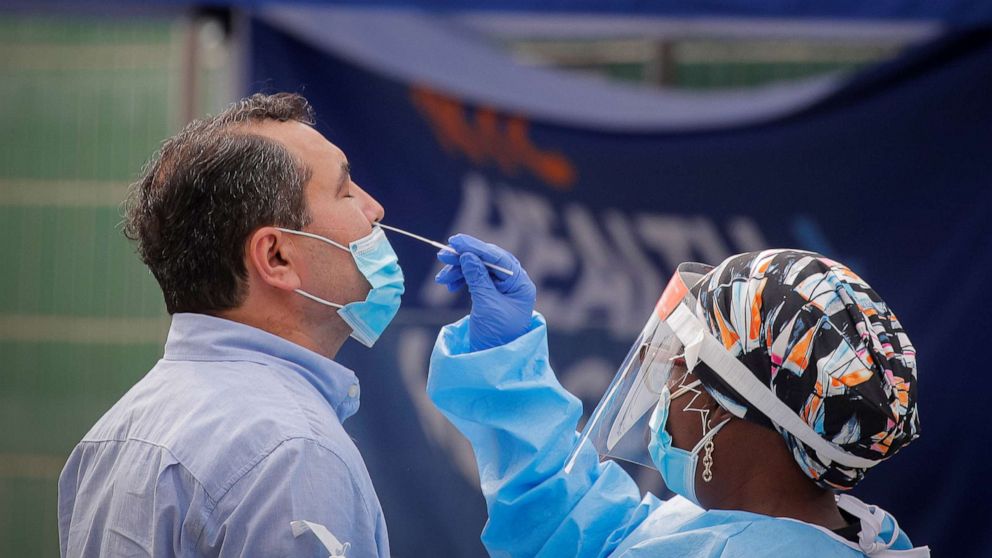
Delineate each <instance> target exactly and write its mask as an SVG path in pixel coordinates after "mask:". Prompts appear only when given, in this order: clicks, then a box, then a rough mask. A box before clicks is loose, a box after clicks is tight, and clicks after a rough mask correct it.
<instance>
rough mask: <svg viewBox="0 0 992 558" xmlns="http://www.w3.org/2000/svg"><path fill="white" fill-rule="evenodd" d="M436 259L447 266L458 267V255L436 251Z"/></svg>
mask: <svg viewBox="0 0 992 558" xmlns="http://www.w3.org/2000/svg"><path fill="white" fill-rule="evenodd" d="M437 259H438V261H439V262H441V263H443V264H448V265H459V262H458V253H457V252H451V251H448V250H438V252H437Z"/></svg>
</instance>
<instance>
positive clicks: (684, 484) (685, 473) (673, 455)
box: [648, 380, 730, 507]
mask: <svg viewBox="0 0 992 558" xmlns="http://www.w3.org/2000/svg"><path fill="white" fill-rule="evenodd" d="M697 382H698V380H697ZM689 387H694V386H689ZM671 404H672V392H671V390H669V389H668V386H665V387H663V388H661V396H660V397H659V400H658V405H657V406H656V407H655V408H654V413H653V414H652V415H651V420H650V422H649V423H648V426H649V427H650V428H651V441H650V442H649V443H648V453H650V454H651V461H652V462H654V464H655V466H656V467H658V471H660V472H661V477H662V478H663V479H665V485H666V486H667V487H668V489H669V490H671V491H672V492H674V493H676V494H678V495H680V496H683V497H684V498H686V499H688V500H689V501H691V502H692V503H694V504H696V505H697V506H699V505H700V504H699V500H698V499H697V498H696V467H697V466H698V464H699V452H700V451H702V449H703V447H705V446H706V442H709V441H710V440H712V439H713V437H714V436H716V433H717V432H719V431H720V429H721V428H723V426H724V425H725V424H727V422H729V421H730V419H727V420H725V421H723V422H721V423H720V424H718V425H717V426H716V427H714V428H712V429H711V430H710V431H709V432H706V433H705V434H704V435H703V437H702V438H701V439H700V440H699V442H698V443H697V444H696V447H694V448H692V451H687V450H684V449H680V448H677V447H675V446H673V445H672V435H671V434H669V433H668V431H667V430H666V429H665V425H666V424H667V423H668V410H669V407H671ZM700 507H702V506H700Z"/></svg>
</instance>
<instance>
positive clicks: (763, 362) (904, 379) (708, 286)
mask: <svg viewBox="0 0 992 558" xmlns="http://www.w3.org/2000/svg"><path fill="white" fill-rule="evenodd" d="M690 292H691V294H692V295H693V296H694V297H695V299H696V300H695V303H694V304H695V307H694V308H692V309H693V312H694V313H695V314H696V316H697V317H699V318H700V319H702V320H703V321H704V322H705V323H706V325H707V327H708V329H709V330H710V332H711V333H712V334H713V335H714V336H715V337H716V338H717V339H718V340H720V341H722V343H723V346H724V347H725V348H726V349H727V350H728V351H730V353H731V354H733V355H734V356H735V357H736V358H737V359H738V360H740V361H741V362H742V363H744V365H746V366H747V367H748V368H749V369H750V370H751V372H752V373H754V375H755V376H757V378H758V379H759V380H761V381H762V382H763V383H764V384H765V385H767V386H769V388H771V391H772V392H773V393H774V394H775V395H776V396H777V397H778V398H779V399H780V400H782V401H783V402H784V403H785V404H786V405H787V406H788V407H789V408H790V409H792V410H793V411H794V412H795V413H796V414H797V415H799V417H800V418H802V419H803V420H804V421H805V422H806V423H807V424H808V425H809V426H810V427H811V428H813V430H815V431H816V432H817V433H818V434H819V435H820V436H822V437H823V438H824V439H826V440H829V441H831V442H833V443H834V444H837V445H838V446H840V447H841V448H843V449H844V450H845V451H847V452H849V453H852V454H854V455H858V456H860V457H864V458H867V459H873V460H878V459H885V458H888V457H890V456H892V455H894V454H895V453H896V452H897V451H898V450H899V449H900V448H902V447H903V446H904V445H906V444H908V443H909V442H911V441H913V440H914V439H916V438H917V437H918V436H919V431H920V424H919V417H918V416H917V411H916V351H915V349H914V348H913V345H912V343H910V341H909V337H907V336H906V333H905V332H904V331H903V328H902V325H901V324H900V323H899V320H897V319H896V316H895V314H893V313H892V311H891V310H889V307H888V306H887V305H886V304H885V302H883V301H882V299H881V298H879V296H878V295H877V294H876V293H875V291H874V290H872V288H871V287H870V286H869V285H868V284H867V283H865V282H864V280H862V279H861V278H860V277H858V276H857V275H855V274H854V272H852V271H851V270H850V269H848V268H847V267H846V266H844V265H843V264H840V263H838V262H835V261H833V260H830V259H828V258H825V257H823V256H821V255H819V254H815V253H812V252H802V251H798V250H766V251H764V252H751V253H747V254H740V255H737V256H733V257H730V258H728V259H727V260H725V261H724V262H723V263H722V264H720V265H719V266H717V267H716V268H714V269H713V270H712V271H710V272H709V273H707V274H706V275H705V276H704V277H703V279H701V280H700V281H699V282H698V283H697V284H696V285H695V286H694V287H692V288H691V289H690ZM695 372H696V375H697V376H698V377H699V378H700V379H701V380H702V381H703V384H704V385H705V386H706V387H707V388H708V391H709V392H710V393H712V394H713V395H714V397H715V398H716V399H717V401H718V402H719V403H720V404H721V405H723V406H724V407H726V408H727V409H728V410H730V411H731V412H734V413H735V414H737V415H738V416H743V418H744V419H745V420H749V421H752V422H756V423H758V424H762V425H764V426H767V427H769V428H774V429H775V430H777V431H778V432H779V433H780V434H781V435H782V436H783V437H784V438H785V441H786V443H787V444H788V447H789V449H790V450H791V451H792V455H793V457H794V458H795V460H796V462H797V463H798V464H799V466H800V468H801V469H802V470H803V472H804V473H806V475H807V476H809V477H810V478H811V479H813V480H814V481H815V482H816V483H817V484H818V485H820V486H822V487H824V488H828V489H834V490H848V489H850V488H853V487H854V485H856V484H857V483H858V482H860V481H861V479H862V478H863V477H864V473H865V470H864V469H858V468H850V467H845V466H842V465H839V464H837V463H832V462H830V461H829V460H826V459H821V458H820V457H819V456H818V455H817V453H816V451H815V450H813V449H812V448H810V447H809V446H807V445H805V444H804V443H802V442H801V441H799V440H798V439H796V438H795V437H794V436H793V435H792V434H790V433H789V432H787V431H786V430H784V429H783V428H781V427H779V426H777V425H775V424H773V423H772V422H771V421H770V420H769V419H768V417H766V416H765V415H764V414H763V413H761V412H760V411H758V410H757V409H755V408H754V407H752V406H751V405H750V404H749V403H748V402H747V401H746V400H744V399H743V398H742V397H741V396H740V395H738V394H737V393H736V392H735V391H734V390H733V389H731V388H730V387H728V386H727V385H726V384H724V383H723V382H722V381H721V380H720V379H719V377H718V376H716V374H715V373H714V372H713V371H712V370H710V369H709V368H708V367H707V366H706V365H705V364H704V363H702V362H700V363H699V365H697V367H696V369H695Z"/></svg>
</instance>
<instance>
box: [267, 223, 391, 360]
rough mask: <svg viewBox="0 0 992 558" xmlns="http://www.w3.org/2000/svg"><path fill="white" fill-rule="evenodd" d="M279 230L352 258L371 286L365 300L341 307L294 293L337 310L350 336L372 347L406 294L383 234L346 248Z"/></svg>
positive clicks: (378, 230) (377, 230)
mask: <svg viewBox="0 0 992 558" xmlns="http://www.w3.org/2000/svg"><path fill="white" fill-rule="evenodd" d="M279 230H280V231H282V232H285V233H289V234H295V235H299V236H305V237H307V238H313V239H315V240H320V241H321V242H324V243H326V244H330V245H331V246H334V247H336V248H340V249H341V250H344V251H346V252H349V253H350V254H351V256H352V258H354V260H355V264H356V265H357V266H358V271H360V272H361V273H362V275H364V276H365V279H367V280H368V282H369V284H370V285H371V286H372V289H371V290H370V291H369V294H368V296H366V297H365V300H362V301H357V302H351V303H348V304H344V305H342V304H337V303H334V302H331V301H329V300H324V299H322V298H320V297H318V296H316V295H313V294H311V293H308V292H306V291H304V290H303V289H296V292H297V293H299V294H300V295H303V296H305V297H307V298H309V299H310V300H313V301H315V302H319V303H320V304H323V305H325V306H331V307H333V308H337V309H338V315H339V316H341V319H342V320H344V321H345V323H346V324H348V326H349V327H351V336H352V337H353V338H354V339H355V340H357V341H358V342H359V343H361V344H362V345H365V346H366V347H371V346H372V345H374V344H375V342H376V341H377V340H378V339H379V336H381V335H382V332H383V331H385V330H386V327H387V326H389V323H390V322H391V321H392V320H393V318H394V317H395V316H396V312H397V311H399V309H400V300H401V298H402V296H403V292H404V290H405V289H404V286H403V270H402V269H401V268H400V264H399V258H397V256H396V252H394V251H393V247H392V245H390V244H389V240H388V239H387V238H386V234H385V233H384V232H383V230H382V229H381V228H379V227H378V226H375V227H373V228H372V232H371V233H369V234H368V235H367V236H364V237H362V238H359V239H358V240H355V241H353V242H351V243H350V244H349V245H348V246H344V245H343V244H339V243H337V242H335V241H333V240H331V239H329V238H325V237H323V236H320V235H318V234H313V233H308V232H303V231H294V230H292V229H283V228H279Z"/></svg>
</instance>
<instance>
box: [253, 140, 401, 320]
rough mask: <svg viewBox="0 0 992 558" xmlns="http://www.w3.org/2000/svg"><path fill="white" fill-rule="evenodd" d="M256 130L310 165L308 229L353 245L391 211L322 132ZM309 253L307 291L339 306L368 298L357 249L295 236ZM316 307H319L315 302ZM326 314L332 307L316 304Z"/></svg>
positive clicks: (304, 270) (304, 274)
mask: <svg viewBox="0 0 992 558" xmlns="http://www.w3.org/2000/svg"><path fill="white" fill-rule="evenodd" d="M252 131H253V132H255V133H259V134H260V135H263V136H266V137H269V138H271V139H274V140H276V141H279V142H280V143H282V144H283V145H285V146H286V148H287V149H289V151H290V153H292V154H293V155H294V156H296V157H297V158H299V159H300V160H301V161H303V163H304V164H306V165H307V166H309V167H310V169H312V171H313V175H312V176H311V178H310V181H309V182H308V183H307V184H306V201H307V207H308V209H309V212H310V217H311V222H310V224H309V225H308V226H307V227H306V228H305V230H306V231H307V232H312V233H315V234H319V235H321V236H324V237H326V238H329V239H331V240H333V241H335V242H338V243H340V244H342V245H344V246H348V244H349V243H351V242H352V241H354V240H357V239H359V238H362V237H364V236H367V235H368V234H369V233H371V232H372V223H374V222H376V221H379V220H381V219H382V218H383V216H384V214H385V211H384V210H383V208H382V206H381V205H379V202H377V201H376V200H375V199H374V198H372V196H370V195H368V194H367V193H365V191H364V190H362V189H361V188H359V187H358V185H357V184H355V183H354V182H352V180H351V175H350V173H349V165H348V159H347V157H345V154H344V152H343V151H341V150H340V149H338V147H337V146H336V145H334V144H332V143H331V142H329V141H327V139H326V138H324V136H322V135H320V133H319V132H318V131H317V130H315V129H313V128H311V127H310V126H307V125H306V124H302V123H300V122H295V121H294V122H277V121H265V122H264V123H262V124H259V125H258V128H257V129H254V130H252ZM292 242H294V243H295V244H296V245H297V246H299V247H300V248H301V250H303V251H304V253H306V254H307V255H308V258H307V260H308V261H307V265H304V266H301V268H300V269H298V270H297V271H298V273H299V274H300V277H301V279H302V283H303V286H302V288H303V290H306V291H308V292H311V293H313V294H315V295H317V296H319V297H321V298H324V299H325V300H329V301H331V302H335V303H338V304H348V303H350V302H355V301H360V300H365V297H366V296H367V295H368V292H369V289H370V288H371V286H370V285H369V283H368V281H367V280H366V279H365V277H364V276H363V275H362V273H361V272H360V271H359V270H358V267H357V266H356V265H355V261H354V259H353V258H352V256H351V253H349V252H346V251H344V250H340V249H338V248H335V247H333V246H330V245H328V244H325V243H323V242H320V241H318V240H314V239H308V238H302V237H296V238H293V239H292ZM314 306H316V305H314ZM314 310H315V311H318V312H323V313H326V312H327V309H326V308H323V307H321V308H314Z"/></svg>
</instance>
